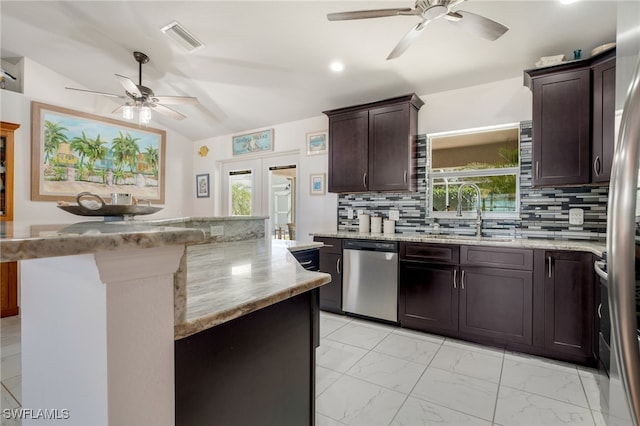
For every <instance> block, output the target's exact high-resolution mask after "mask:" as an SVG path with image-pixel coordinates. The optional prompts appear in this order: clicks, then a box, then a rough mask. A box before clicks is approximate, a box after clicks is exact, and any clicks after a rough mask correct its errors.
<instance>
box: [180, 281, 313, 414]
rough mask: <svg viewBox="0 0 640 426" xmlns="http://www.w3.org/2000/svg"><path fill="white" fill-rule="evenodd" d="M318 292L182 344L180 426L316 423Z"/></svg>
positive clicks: (249, 315) (187, 340)
mask: <svg viewBox="0 0 640 426" xmlns="http://www.w3.org/2000/svg"><path fill="white" fill-rule="evenodd" d="M317 304H318V299H317V290H316V289H314V290H311V291H308V292H306V293H302V294H300V295H298V296H295V297H292V298H290V299H287V300H284V301H282V302H279V303H276V304H275V305H272V306H268V307H266V308H263V309H260V310H258V311H255V312H252V313H250V314H247V315H245V316H243V317H240V318H237V319H235V320H232V321H229V322H226V323H224V324H220V325H218V326H215V327H213V328H210V329H208V330H204V331H202V332H200V333H197V334H194V335H192V336H189V337H186V338H184V339H180V340H176V342H175V424H176V425H181V426H190V425H194V426H196V425H198V426H199V425H264V426H267V425H270V426H299V425H313V424H314V418H315V353H316V351H315V348H316V342H317V341H318V338H317V336H316V333H318V327H317V322H318V321H319V319H318V315H319V313H318V312H319V311H318V305H317Z"/></svg>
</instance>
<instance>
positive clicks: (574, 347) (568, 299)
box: [536, 251, 594, 359]
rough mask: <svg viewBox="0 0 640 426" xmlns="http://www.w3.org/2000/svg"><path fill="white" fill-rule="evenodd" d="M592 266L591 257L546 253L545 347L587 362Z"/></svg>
mask: <svg viewBox="0 0 640 426" xmlns="http://www.w3.org/2000/svg"><path fill="white" fill-rule="evenodd" d="M592 271H593V265H592V263H591V254H589V253H577V252H561V251H546V252H545V270H544V271H536V273H541V272H542V273H543V274H544V325H545V327H544V335H545V339H544V341H545V348H546V349H547V350H551V351H554V352H562V353H565V354H569V355H575V356H577V357H579V358H583V359H587V358H589V357H590V356H591V354H592V344H593V342H592V341H593V339H592V334H593V321H594V319H593V315H594V313H593V297H594V296H593V292H594V290H593V272H592Z"/></svg>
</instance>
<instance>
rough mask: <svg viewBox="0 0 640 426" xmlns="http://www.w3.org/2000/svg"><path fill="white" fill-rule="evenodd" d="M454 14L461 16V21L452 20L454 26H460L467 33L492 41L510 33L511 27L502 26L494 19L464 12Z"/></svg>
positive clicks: (459, 11) (458, 11) (457, 11)
mask: <svg viewBox="0 0 640 426" xmlns="http://www.w3.org/2000/svg"><path fill="white" fill-rule="evenodd" d="M454 13H456V14H458V15H461V16H462V18H461V19H459V20H451V21H449V22H451V23H452V24H456V25H458V26H460V27H461V28H462V29H464V30H465V31H468V32H470V33H472V34H475V35H477V36H480V37H482V38H485V39H487V40H490V41H494V40H497V39H498V38H500V37H501V36H502V35H503V34H504V33H506V32H507V31H509V27H507V26H505V25H502V24H501V23H500V22H496V21H494V20H492V19H489V18H485V17H484V16H480V15H476V14H475V13H471V12H467V11H464V10H456V11H455V12H454Z"/></svg>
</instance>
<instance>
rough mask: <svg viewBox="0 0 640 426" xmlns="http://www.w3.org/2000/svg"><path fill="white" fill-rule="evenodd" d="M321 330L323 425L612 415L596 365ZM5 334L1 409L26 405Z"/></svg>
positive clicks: (357, 329)
mask: <svg viewBox="0 0 640 426" xmlns="http://www.w3.org/2000/svg"><path fill="white" fill-rule="evenodd" d="M320 334H321V344H320V347H319V348H318V349H317V352H316V364H317V365H316V425H318V426H326V425H339V426H341V425H362V426H378V425H393V426H419V425H456V426H466V425H470V426H471V425H495V426H512V425H514V426H515V425H531V426H550V425H596V426H600V425H604V424H605V422H604V417H603V413H606V412H607V407H603V406H602V405H601V402H600V395H599V392H598V386H597V381H596V380H597V375H596V372H595V371H594V370H591V369H588V368H584V367H581V366H575V365H572V364H567V363H561V362H556V361H551V360H547V359H544V358H536V357H532V356H526V355H522V354H517V353H511V352H508V351H506V352H505V351H502V350H498V349H494V348H487V347H483V346H478V345H473V344H470V343H466V342H461V341H457V340H453V339H448V338H443V337H440V336H436V335H429V334H425V333H420V332H415V331H411V330H405V329H400V328H398V327H392V326H387V325H381V324H378V323H375V322H370V321H364V320H361V319H354V318H351V317H346V316H341V315H335V314H330V313H326V312H322V313H321V315H320ZM0 338H1V344H0V355H1V365H0V373H1V377H0V382H1V386H0V392H1V403H0V409H5V408H18V407H20V401H21V398H22V395H21V394H22V390H21V367H20V318H19V317H9V318H3V319H2V320H0ZM19 424H20V422H19V421H15V420H9V419H5V418H4V417H3V416H0V425H2V426H5V425H7V426H8V425H11V426H14V425H19Z"/></svg>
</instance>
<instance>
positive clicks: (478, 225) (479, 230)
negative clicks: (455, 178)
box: [456, 182, 482, 238]
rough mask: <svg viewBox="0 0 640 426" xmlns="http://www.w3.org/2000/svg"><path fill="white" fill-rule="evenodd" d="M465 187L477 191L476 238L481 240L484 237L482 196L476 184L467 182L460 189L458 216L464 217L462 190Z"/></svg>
mask: <svg viewBox="0 0 640 426" xmlns="http://www.w3.org/2000/svg"><path fill="white" fill-rule="evenodd" d="M465 186H470V187H472V188H473V189H475V190H476V196H477V198H478V205H477V209H476V213H477V217H476V238H480V237H482V194H481V193H480V188H479V187H478V185H476V184H475V183H469V182H465V183H463V184H462V185H460V187H459V188H458V213H457V214H456V216H457V217H462V189H463V188H464V187H465Z"/></svg>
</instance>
